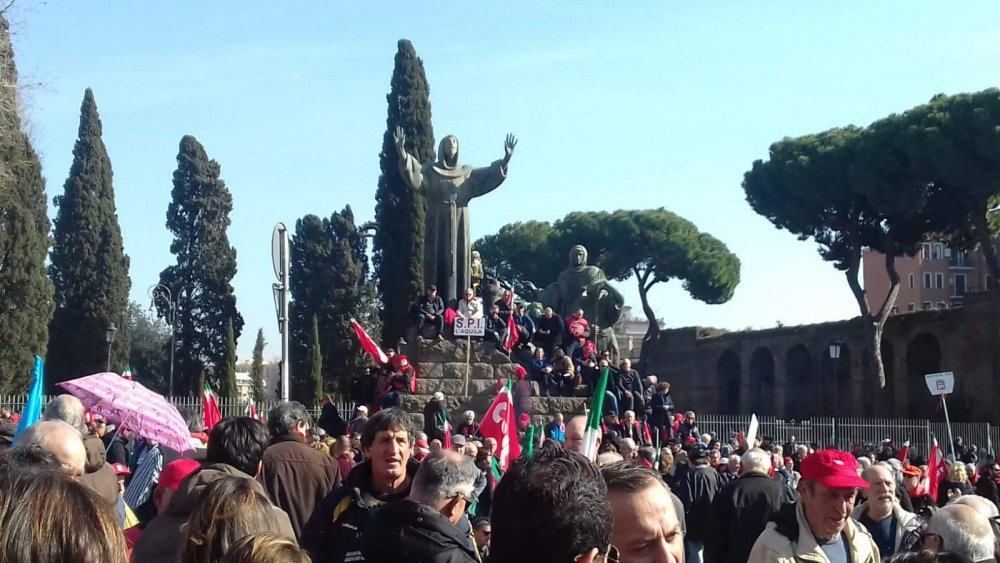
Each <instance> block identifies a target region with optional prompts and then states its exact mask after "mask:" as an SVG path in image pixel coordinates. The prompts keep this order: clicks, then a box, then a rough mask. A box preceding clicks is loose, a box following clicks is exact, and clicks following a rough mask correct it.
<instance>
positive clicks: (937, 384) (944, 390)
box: [924, 371, 955, 395]
mask: <svg viewBox="0 0 1000 563" xmlns="http://www.w3.org/2000/svg"><path fill="white" fill-rule="evenodd" d="M924 382H925V383H927V390H928V391H930V392H931V395H950V394H951V393H952V392H953V391H954V390H955V373H954V372H951V371H943V372H941V373H928V374H927V375H925V376H924Z"/></svg>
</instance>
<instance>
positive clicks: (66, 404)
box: [42, 395, 85, 431]
mask: <svg viewBox="0 0 1000 563" xmlns="http://www.w3.org/2000/svg"><path fill="white" fill-rule="evenodd" d="M42 419H44V420H61V421H63V422H65V423H66V424H69V425H70V426H72V427H73V428H76V429H77V430H80V431H83V430H84V429H85V428H84V425H83V403H81V402H80V399H77V398H76V397H74V396H73V395H59V396H58V397H55V398H54V399H52V400H51V401H49V403H48V404H47V405H45V413H44V414H43V415H42Z"/></svg>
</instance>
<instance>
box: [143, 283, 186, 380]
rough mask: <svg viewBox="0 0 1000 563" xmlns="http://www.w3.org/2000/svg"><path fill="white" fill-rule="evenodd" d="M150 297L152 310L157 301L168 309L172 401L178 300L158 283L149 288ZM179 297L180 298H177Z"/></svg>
mask: <svg viewBox="0 0 1000 563" xmlns="http://www.w3.org/2000/svg"><path fill="white" fill-rule="evenodd" d="M148 293H149V297H150V299H152V302H151V303H150V304H149V306H150V308H152V307H153V306H155V305H156V303H157V300H159V301H160V303H162V304H163V305H164V307H165V308H166V309H167V314H166V317H167V322H168V323H169V324H170V382H169V383H168V385H169V386H168V387H167V397H169V398H170V399H173V398H174V348H176V347H177V346H176V343H177V299H176V298H175V296H174V294H173V292H172V291H170V288H169V287H167V286H165V285H163V284H162V283H158V284H156V285H154V286H152V287H150V288H149V291H148ZM176 297H179V296H176Z"/></svg>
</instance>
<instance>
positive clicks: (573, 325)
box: [566, 309, 590, 358]
mask: <svg viewBox="0 0 1000 563" xmlns="http://www.w3.org/2000/svg"><path fill="white" fill-rule="evenodd" d="M566 332H567V333H568V334H567V341H566V344H567V348H566V355H567V356H569V357H570V358H572V357H573V353H574V352H576V349H577V348H579V347H581V346H583V343H584V341H585V340H587V338H588V337H589V336H590V323H589V322H587V319H585V318H583V309H577V310H576V311H573V314H572V315H570V316H568V317H566Z"/></svg>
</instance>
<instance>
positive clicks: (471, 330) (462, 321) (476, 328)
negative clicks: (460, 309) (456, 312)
mask: <svg viewBox="0 0 1000 563" xmlns="http://www.w3.org/2000/svg"><path fill="white" fill-rule="evenodd" d="M484 334H486V319H484V318H482V317H480V318H478V319H467V318H464V317H457V318H456V319H455V336H483V335H484Z"/></svg>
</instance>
